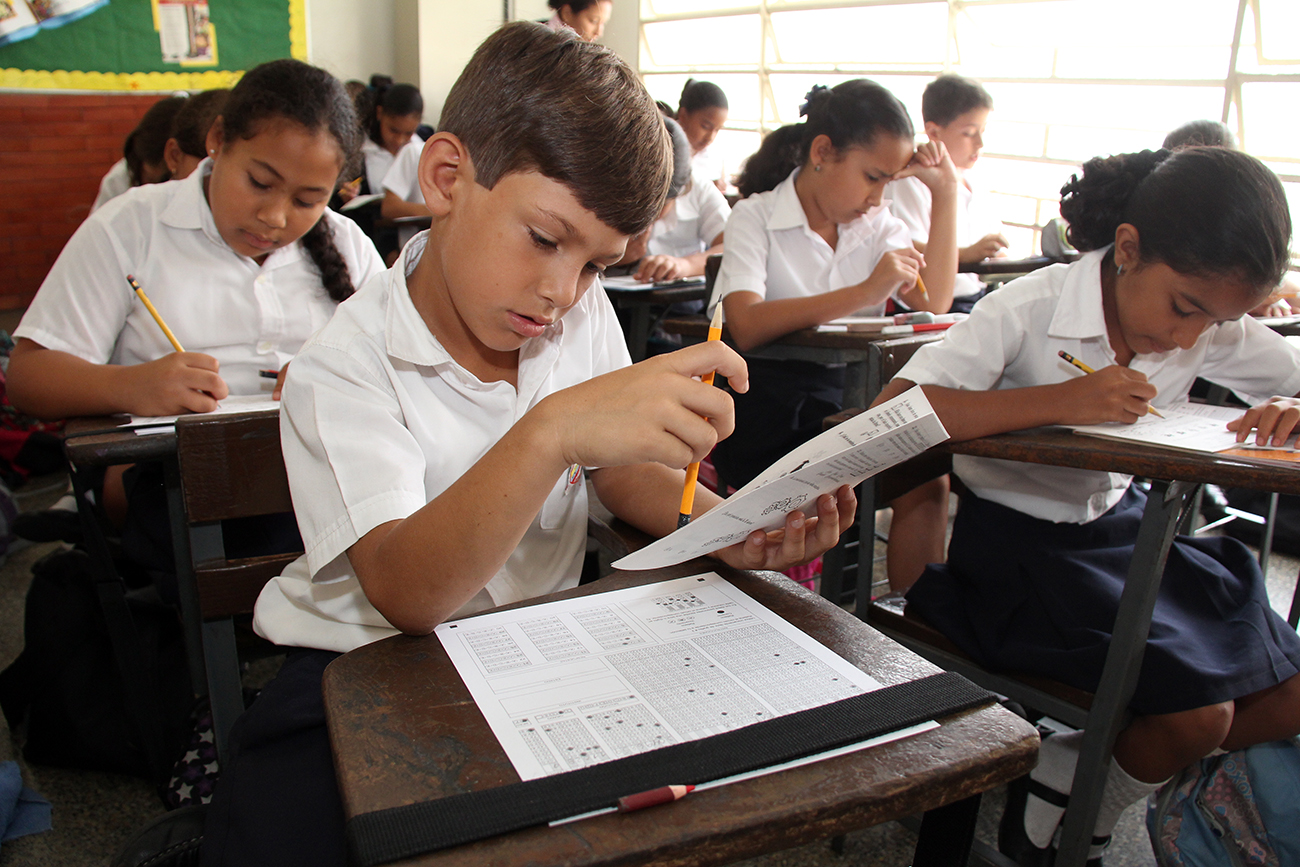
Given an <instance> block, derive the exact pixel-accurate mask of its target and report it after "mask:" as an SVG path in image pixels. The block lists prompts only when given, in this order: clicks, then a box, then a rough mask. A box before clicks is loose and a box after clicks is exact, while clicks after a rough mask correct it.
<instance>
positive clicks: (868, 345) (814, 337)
mask: <svg viewBox="0 0 1300 867" xmlns="http://www.w3.org/2000/svg"><path fill="white" fill-rule="evenodd" d="M660 326H661V327H662V328H663V329H664V330H665V331H667V332H668V333H669V334H680V335H682V336H684V337H698V338H701V339H702V338H704V337H707V336H708V333H709V320H708V319H706V318H705V317H703V316H673V317H669V318H667V319H664V320H663V321H662V322H661V323H660ZM943 334H944V332H942V331H926V332H922V333H921V334H903V335H889V336H885V335H882V334H880V333H879V332H876V331H843V330H822V329H820V328H805V329H802V330H800V331H794V332H791V333H790V334H787V335H785V336H784V337H781V338H779V339H777V340H774V341H773V342H772V343H769V344H767V345H765V346H763V347H760V349H769V348H772V347H778V346H803V347H808V348H811V349H841V350H849V351H859V352H867V351H869V350H871V349H872V348H879V346H881V345H882V344H887V345H891V346H902V345H905V344H910V343H932V342H934V341H936V340H939V339H941V338H942V337H943ZM722 336H723V339H724V340H726V339H728V337H729V333H728V331H727V329H726V326H725V325H724V326H723V330H722Z"/></svg>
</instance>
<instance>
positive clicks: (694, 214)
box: [618, 117, 731, 312]
mask: <svg viewBox="0 0 1300 867" xmlns="http://www.w3.org/2000/svg"><path fill="white" fill-rule="evenodd" d="M664 125H665V126H666V127H667V128H668V135H669V137H670V138H671V139H672V143H673V179H672V183H671V184H670V185H669V187H668V200H667V201H665V202H664V206H663V208H662V209H661V210H660V211H659V216H658V217H657V218H656V219H655V222H654V224H653V225H651V226H650V227H649V228H648V229H646V230H645V231H644V232H642V233H640V234H639V235H637V236H636V237H635V238H633V239H632V240H631V241H629V242H628V245H627V253H626V254H625V255H624V257H623V260H622V261H621V262H619V263H618V264H620V265H622V264H627V263H636V266H637V267H636V270H635V271H634V272H633V275H634V276H635V278H636V279H637V280H640V281H642V282H645V283H653V282H658V281H667V280H679V279H681V278H683V277H699V276H700V275H702V274H703V273H704V263H705V262H706V261H708V258H709V256H712V255H715V254H718V253H721V252H722V230H723V229H724V228H725V227H726V225H727V216H728V215H729V214H730V213H731V208H730V207H728V205H727V200H726V199H725V198H723V195H722V193H720V192H718V189H717V187H715V186H713V184H710V183H708V182H707V181H704V180H702V179H700V178H697V177H695V176H694V175H692V174H691V145H690V142H689V141H688V140H687V138H686V133H684V132H683V131H682V128H681V127H680V126H679V125H678V124H677V121H675V120H673V119H672V118H670V117H666V118H664ZM674 306H676V305H674ZM701 307H702V302H698V301H697V302H695V307H694V309H693V310H690V311H685V310H682V311H677V312H698V311H699V310H700V308H701Z"/></svg>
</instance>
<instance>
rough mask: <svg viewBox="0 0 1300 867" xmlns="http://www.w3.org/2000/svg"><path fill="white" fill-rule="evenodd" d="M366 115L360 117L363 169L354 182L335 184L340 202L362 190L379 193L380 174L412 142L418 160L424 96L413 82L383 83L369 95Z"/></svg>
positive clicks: (380, 187)
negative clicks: (337, 185)
mask: <svg viewBox="0 0 1300 867" xmlns="http://www.w3.org/2000/svg"><path fill="white" fill-rule="evenodd" d="M367 115H368V116H367V117H365V118H363V126H364V127H365V130H366V137H365V140H364V141H363V142H362V143H361V156H362V159H363V160H364V162H365V168H364V171H363V172H362V174H361V177H360V178H358V179H357V180H356V181H353V182H350V183H347V184H344V185H343V186H341V187H339V198H340V199H342V200H343V201H344V202H347V201H350V200H351V199H352V198H353V197H355V196H357V195H360V194H364V193H382V192H383V191H384V175H386V174H388V170H389V169H390V168H392V166H393V161H394V160H395V159H396V158H397V157H398V155H399V154H401V152H402V151H403V149H406V148H408V147H410V146H412V145H414V148H413V150H414V151H415V154H416V160H415V161H417V162H418V159H419V156H418V155H419V151H420V146H421V145H423V144H424V142H423V141H421V140H419V139H417V138H415V131H416V129H418V128H419V126H420V123H421V122H422V121H423V119H424V97H422V96H421V95H420V89H419V88H417V87H416V86H415V85H413V84H383V85H382V86H380V87H379V88H377V89H376V90H375V91H374V92H373V94H369V102H368V103H367Z"/></svg>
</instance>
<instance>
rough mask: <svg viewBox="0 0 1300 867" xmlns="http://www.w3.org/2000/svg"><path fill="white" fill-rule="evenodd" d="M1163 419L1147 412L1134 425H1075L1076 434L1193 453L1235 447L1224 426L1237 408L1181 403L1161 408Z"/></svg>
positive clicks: (1238, 411) (1237, 412)
mask: <svg viewBox="0 0 1300 867" xmlns="http://www.w3.org/2000/svg"><path fill="white" fill-rule="evenodd" d="M1159 409H1160V413H1161V414H1162V415H1164V418H1159V417H1157V416H1155V415H1152V414H1150V413H1148V414H1147V415H1145V416H1143V417H1142V418H1140V419H1138V420H1137V421H1136V422H1134V423H1133V424H1122V423H1120V422H1111V423H1108V424H1090V425H1074V426H1072V429H1073V430H1074V432H1075V433H1081V434H1087V435H1088V436H1099V437H1103V438H1106V439H1114V440H1127V441H1132V442H1141V443H1148V444H1150V445H1156V446H1163V447H1165V448H1173V449H1180V450H1184V451H1194V452H1217V451H1222V450H1223V449H1230V448H1232V447H1234V446H1236V445H1237V434H1236V433H1235V432H1234V431H1230V430H1228V429H1227V427H1225V425H1227V423H1228V422H1230V421H1233V420H1234V419H1238V418H1241V416H1242V414H1243V413H1244V412H1245V410H1243V409H1241V408H1240V407H1231V406H1211V405H1210V404H1204V403H1181V404H1175V405H1173V406H1167V407H1160V408H1159Z"/></svg>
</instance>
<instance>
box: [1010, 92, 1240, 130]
mask: <svg viewBox="0 0 1300 867" xmlns="http://www.w3.org/2000/svg"><path fill="white" fill-rule="evenodd" d="M985 87H986V88H988V91H989V93H990V94H992V96H993V104H994V111H993V117H994V118H995V119H996V120H998V121H1001V122H1006V121H1017V122H1021V123H1049V124H1067V125H1077V124H1079V121H1080V119H1081V118H1086V119H1088V120H1089V121H1091V122H1092V124H1093V125H1095V126H1099V127H1104V128H1109V129H1132V130H1149V131H1150V132H1151V133H1152V134H1154V133H1156V132H1159V136H1157V137H1156V140H1157V142H1158V141H1160V140H1162V139H1163V138H1164V137H1165V133H1166V132H1168V131H1169V130H1171V129H1173V128H1174V127H1177V126H1180V125H1182V124H1184V123H1186V122H1187V121H1189V120H1195V119H1196V118H1201V117H1211V118H1217V117H1218V116H1219V114H1220V112H1222V110H1223V88H1222V87H1178V86H1173V85H1137V84H1114V85H1111V84H1066V83H1063V82H1043V83H1028V82H1006V81H999V82H986V83H985Z"/></svg>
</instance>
